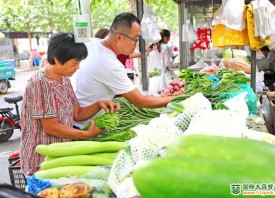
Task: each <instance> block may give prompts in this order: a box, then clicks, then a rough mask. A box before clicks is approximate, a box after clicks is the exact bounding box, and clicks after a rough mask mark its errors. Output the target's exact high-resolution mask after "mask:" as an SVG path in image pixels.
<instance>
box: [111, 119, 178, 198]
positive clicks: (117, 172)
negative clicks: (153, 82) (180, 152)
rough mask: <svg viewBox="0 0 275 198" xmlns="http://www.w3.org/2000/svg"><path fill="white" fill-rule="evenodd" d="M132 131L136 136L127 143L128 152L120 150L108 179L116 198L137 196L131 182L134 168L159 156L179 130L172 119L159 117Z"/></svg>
mask: <svg viewBox="0 0 275 198" xmlns="http://www.w3.org/2000/svg"><path fill="white" fill-rule="evenodd" d="M132 130H134V131H135V132H136V133H137V136H136V137H135V138H133V139H131V140H130V141H129V145H130V151H127V152H126V151H125V150H122V151H121V152H120V153H119V155H118V157H117V158H116V159H115V161H114V163H113V165H112V168H111V172H110V176H109V179H108V184H109V186H110V187H111V189H112V190H113V192H114V193H115V194H116V195H117V197H118V198H129V197H133V194H135V193H136V195H134V196H138V195H139V194H138V191H137V190H136V188H135V186H134V183H133V182H132V181H131V180H132V178H131V172H132V170H133V169H134V166H135V165H136V163H137V162H139V161H141V160H149V159H152V158H155V157H156V156H157V155H159V151H160V150H161V149H162V148H163V147H164V146H167V145H168V144H170V143H171V142H172V141H173V140H174V139H175V137H176V136H175V134H176V133H178V132H177V130H179V129H178V128H177V127H176V126H175V124H174V118H169V117H168V116H167V115H161V116H160V117H158V118H154V119H152V120H151V121H150V122H149V124H148V125H137V126H136V127H134V128H132ZM126 179H127V180H126ZM127 189H128V190H127ZM129 189H131V190H129Z"/></svg>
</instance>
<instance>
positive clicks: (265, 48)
mask: <svg viewBox="0 0 275 198" xmlns="http://www.w3.org/2000/svg"><path fill="white" fill-rule="evenodd" d="M261 51H268V52H270V50H269V48H268V46H264V47H262V48H261Z"/></svg>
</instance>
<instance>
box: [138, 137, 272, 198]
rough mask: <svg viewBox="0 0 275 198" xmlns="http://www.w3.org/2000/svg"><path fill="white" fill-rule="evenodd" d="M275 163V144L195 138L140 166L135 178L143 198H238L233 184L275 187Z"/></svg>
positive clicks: (221, 138) (231, 139) (170, 147)
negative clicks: (231, 189)
mask: <svg viewBox="0 0 275 198" xmlns="http://www.w3.org/2000/svg"><path fill="white" fill-rule="evenodd" d="M274 162H275V147H274V145H271V144H268V143H264V142H259V141H255V140H248V139H238V138H228V137H214V136H204V135H194V136H186V137H182V138H180V139H178V140H177V141H176V142H174V144H171V145H170V146H168V148H167V155H166V156H165V157H163V158H157V159H153V160H150V161H148V162H146V163H145V164H143V165H140V166H138V167H137V168H136V169H135V170H134V172H133V179H134V183H135V186H136V187H137V189H138V191H139V192H140V193H141V196H142V197H143V198H155V197H158V198H162V197H163V198H168V197H169V198H170V197H173V198H228V197H236V196H233V195H232V194H230V185H231V184H241V185H242V184H248V183H251V184H274V182H275V169H274V164H275V163H274ZM237 197H243V195H238V196H237ZM246 197H247V196H246ZM259 197H260V196H259Z"/></svg>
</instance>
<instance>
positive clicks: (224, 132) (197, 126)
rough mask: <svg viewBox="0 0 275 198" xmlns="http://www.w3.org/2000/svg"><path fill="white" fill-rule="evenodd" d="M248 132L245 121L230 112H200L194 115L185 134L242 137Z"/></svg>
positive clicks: (240, 116)
mask: <svg viewBox="0 0 275 198" xmlns="http://www.w3.org/2000/svg"><path fill="white" fill-rule="evenodd" d="M247 132H248V128H247V126H246V119H245V118H244V117H243V116H242V115H239V114H237V113H236V112H233V111H231V110H213V111H212V110H210V111H202V112H200V113H198V114H197V115H195V116H194V117H193V119H192V121H191V122H190V125H189V127H188V129H187V130H186V131H185V134H205V135H219V136H229V137H243V134H244V133H247Z"/></svg>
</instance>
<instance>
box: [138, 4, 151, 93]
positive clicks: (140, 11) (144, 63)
mask: <svg viewBox="0 0 275 198" xmlns="http://www.w3.org/2000/svg"><path fill="white" fill-rule="evenodd" d="M136 3H137V17H138V18H139V20H140V21H141V20H142V17H143V13H144V8H143V0H137V1H136ZM139 50H140V52H141V79H142V90H143V91H148V77H147V61H146V47H145V40H144V39H142V38H140V39H139Z"/></svg>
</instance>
